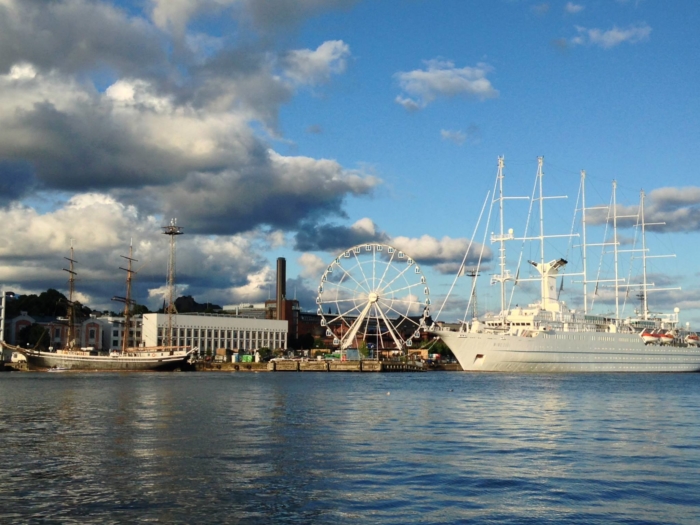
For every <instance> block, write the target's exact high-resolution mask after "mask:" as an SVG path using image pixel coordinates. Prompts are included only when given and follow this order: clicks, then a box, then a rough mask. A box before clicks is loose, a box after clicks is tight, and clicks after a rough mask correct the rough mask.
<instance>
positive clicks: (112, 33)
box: [0, 0, 167, 75]
mask: <svg viewBox="0 0 700 525" xmlns="http://www.w3.org/2000/svg"><path fill="white" fill-rule="evenodd" d="M164 59H165V51H164V46H163V40H162V38H161V36H160V35H159V32H158V31H156V30H155V28H154V27H153V26H152V25H151V24H150V23H148V22H147V21H146V20H144V19H141V18H137V17H129V16H127V15H126V14H125V13H124V12H123V11H121V10H119V9H117V8H115V7H113V6H111V5H108V4H106V3H103V2H94V1H87V0H72V1H70V2H68V1H52V2H47V1H43V0H21V1H10V2H9V3H0V72H5V71H8V70H9V69H10V67H11V66H12V65H14V64H16V63H17V62H30V63H32V64H34V65H35V66H36V67H38V68H39V69H42V70H50V69H53V68H58V69H60V70H62V71H65V72H69V73H79V72H83V71H85V70H86V69H92V68H107V69H108V70H109V69H112V70H114V71H115V72H118V73H119V74H122V75H135V74H140V75H143V73H144V72H146V71H150V72H151V73H155V72H156V70H162V67H163V65H164V64H167V62H165V60H164Z"/></svg>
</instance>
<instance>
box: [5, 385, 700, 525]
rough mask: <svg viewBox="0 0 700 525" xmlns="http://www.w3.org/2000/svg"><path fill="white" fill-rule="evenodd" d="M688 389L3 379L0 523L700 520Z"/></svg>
mask: <svg viewBox="0 0 700 525" xmlns="http://www.w3.org/2000/svg"><path fill="white" fill-rule="evenodd" d="M699 422H700V375H697V374H607V375H592V374H581V375H534V374H528V375H506V374H468V373H457V372H455V373H438V372H435V373H422V374H415V373H404V374H359V373H358V374H350V373H347V374H342V373H328V372H326V373H323V372H319V373H293V372H292V373H213V372H209V373H205V372H201V373H200V372H197V373H194V372H193V373H131V374H126V373H111V374H98V373H59V374H47V373H8V374H2V375H1V376H0V446H1V450H2V468H0V487H2V491H1V492H0V523H3V524H7V523H61V524H66V523H68V524H70V523H103V524H109V523H236V524H254V523H255V524H257V523H313V524H333V525H340V524H346V523H373V524H405V523H445V524H448V523H449V524H451V523H470V524H472V523H475V524H479V523H518V524H522V523H533V524H534V523H580V524H591V523H601V524H602V523H606V524H607V523H626V524H634V523H639V524H642V523H643V524H655V523H658V524H662V523H663V524H669V523H679V524H694V523H698V520H699V519H700V518H699V517H700V496H699V494H700V424H699Z"/></svg>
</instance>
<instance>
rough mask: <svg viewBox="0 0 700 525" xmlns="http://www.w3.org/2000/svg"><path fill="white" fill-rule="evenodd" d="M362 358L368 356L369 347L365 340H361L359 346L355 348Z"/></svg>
mask: <svg viewBox="0 0 700 525" xmlns="http://www.w3.org/2000/svg"><path fill="white" fill-rule="evenodd" d="M357 350H358V351H359V352H360V355H361V356H362V357H363V358H366V357H369V348H368V347H367V342H366V341H362V342H361V343H360V347H359V348H358V349H357Z"/></svg>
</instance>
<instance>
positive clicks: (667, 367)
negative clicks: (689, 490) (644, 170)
mask: <svg viewBox="0 0 700 525" xmlns="http://www.w3.org/2000/svg"><path fill="white" fill-rule="evenodd" d="M503 166H504V161H503V157H499V159H498V175H497V184H498V197H495V192H494V198H493V199H492V209H493V207H494V206H495V203H498V205H499V212H500V222H501V224H500V233H499V234H492V236H491V241H492V242H495V243H499V257H498V258H499V263H500V273H499V274H497V275H495V276H494V277H493V278H492V284H500V291H501V294H500V295H501V310H500V312H499V313H497V314H491V315H485V316H482V317H477V316H476V315H474V316H473V318H472V319H471V320H470V321H466V320H464V321H462V322H461V324H460V326H459V327H458V328H457V329H450V328H448V327H446V326H445V325H444V324H443V325H439V324H436V323H434V324H433V325H432V326H431V327H430V329H429V332H430V333H432V334H434V335H437V336H439V337H440V338H441V339H442V340H443V341H444V342H445V344H447V346H448V347H449V348H450V350H452V353H453V354H454V356H455V357H456V358H457V360H458V361H459V363H460V365H461V366H462V368H463V369H464V370H467V371H491V372H545V373H549V372H698V371H700V347H699V344H698V334H697V333H695V332H691V331H690V328H689V326H686V327H685V328H683V327H682V325H681V324H680V322H679V318H678V313H679V309H678V308H675V309H674V312H673V313H670V314H658V313H652V312H650V310H649V307H648V303H647V294H648V292H650V291H652V290H651V288H652V286H651V285H649V283H648V282H647V275H646V273H647V272H646V258H647V247H646V240H645V228H646V226H647V224H646V223H645V219H644V192H641V198H640V206H639V211H638V216H637V224H638V226H639V228H640V230H641V235H640V237H641V243H642V247H641V249H640V250H638V251H639V252H641V257H640V258H641V259H642V283H641V285H640V286H641V292H640V294H639V297H640V299H641V301H642V306H641V309H640V310H639V311H637V312H635V315H634V316H633V317H627V318H621V316H620V315H619V300H620V297H619V296H620V290H621V289H622V290H625V289H626V290H629V289H630V287H631V285H630V284H629V283H627V284H623V282H624V280H623V279H620V278H619V275H618V267H617V260H618V245H619V244H620V242H619V240H618V236H617V204H616V197H615V189H616V183H615V182H613V197H612V206H611V208H610V210H609V214H612V219H613V239H612V242H611V243H604V244H608V245H612V248H613V252H614V255H615V278H614V279H612V283H613V284H612V288H613V289H614V292H615V313H611V314H608V315H600V314H593V313H590V312H589V311H588V297H587V295H588V292H587V285H588V284H589V283H590V284H592V283H593V282H594V281H588V280H587V277H586V273H587V271H586V262H585V261H586V255H585V254H586V246H587V245H586V226H585V222H586V207H585V171H582V172H581V190H582V191H581V195H582V199H581V202H582V207H581V212H582V226H583V227H582V237H583V239H582V245H581V247H582V253H583V258H582V260H583V270H582V272H581V273H580V274H574V273H571V274H569V275H581V276H582V277H583V296H584V297H583V304H584V308H583V312H580V311H576V310H573V309H570V308H569V307H568V306H567V305H566V303H565V302H564V301H561V300H560V299H559V295H558V293H557V286H556V279H557V276H563V275H564V274H563V272H562V270H563V269H564V268H565V267H566V265H567V264H568V261H567V260H565V259H564V258H558V259H554V260H551V261H549V262H547V261H546V260H545V253H544V247H545V243H544V241H545V239H547V238H551V237H564V235H545V232H544V219H543V201H544V200H545V198H553V197H544V196H543V193H542V174H543V173H542V166H543V158H542V157H540V158H539V159H538V170H537V181H536V188H539V197H535V194H534V192H533V199H531V202H532V201H533V200H535V201H539V218H540V221H539V223H540V227H539V235H536V236H533V237H526V236H524V237H523V238H521V239H520V240H523V241H527V240H530V241H531V240H535V241H539V245H540V260H539V261H536V262H533V261H528V262H529V264H530V265H532V266H533V267H534V268H535V270H536V271H537V273H538V274H539V277H535V279H536V280H538V281H540V298H539V300H538V301H535V302H533V303H531V304H529V305H527V306H526V307H518V306H517V305H516V306H515V307H514V308H513V307H511V306H510V305H509V304H508V303H507V301H506V283H507V282H508V281H512V282H513V284H517V283H518V281H519V280H520V281H522V280H527V279H519V272H516V276H515V278H513V277H512V274H511V272H510V271H509V270H508V269H507V268H506V257H505V242H506V241H509V240H515V236H514V233H513V230H512V229H510V230H508V231H505V229H504V224H503V203H504V201H505V200H506V199H507V198H514V197H504V196H503ZM487 199H488V196H487ZM528 222H529V220H528ZM465 259H466V256H465ZM463 264H464V263H463ZM477 270H478V268H477ZM560 272H562V273H560ZM476 274H477V272H473V273H472V274H471V275H472V276H475V275H476ZM562 282H563V281H562ZM475 285H476V280H475V279H473V280H472V298H473V297H474V295H475ZM596 287H597V282H596ZM511 297H512V295H511ZM511 301H512V299H511ZM467 311H469V307H468V308H467ZM465 317H466V316H465Z"/></svg>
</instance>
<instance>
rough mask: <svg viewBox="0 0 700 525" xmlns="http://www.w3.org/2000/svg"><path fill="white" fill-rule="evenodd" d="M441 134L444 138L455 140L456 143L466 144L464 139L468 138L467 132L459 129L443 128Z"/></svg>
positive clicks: (450, 140)
mask: <svg viewBox="0 0 700 525" xmlns="http://www.w3.org/2000/svg"><path fill="white" fill-rule="evenodd" d="M440 136H441V137H442V140H447V141H449V142H454V143H455V144H464V141H465V140H467V135H466V133H464V131H459V130H449V129H441V130H440Z"/></svg>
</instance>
